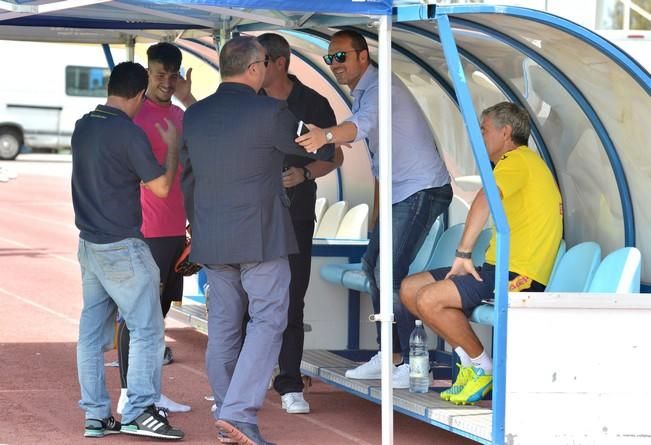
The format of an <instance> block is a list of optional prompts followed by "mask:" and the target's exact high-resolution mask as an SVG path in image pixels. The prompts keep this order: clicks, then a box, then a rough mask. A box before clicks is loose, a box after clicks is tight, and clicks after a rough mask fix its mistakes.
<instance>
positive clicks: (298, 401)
mask: <svg viewBox="0 0 651 445" xmlns="http://www.w3.org/2000/svg"><path fill="white" fill-rule="evenodd" d="M280 399H281V400H282V403H283V409H284V410H285V411H287V413H289V414H307V413H309V412H310V404H309V403H307V402H306V401H305V398H304V397H303V393H302V392H288V393H287V394H285V395H284V396H282V397H281V398H280Z"/></svg>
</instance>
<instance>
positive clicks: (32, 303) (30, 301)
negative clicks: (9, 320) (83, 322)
mask: <svg viewBox="0 0 651 445" xmlns="http://www.w3.org/2000/svg"><path fill="white" fill-rule="evenodd" d="M0 292H1V293H3V294H6V295H9V296H10V297H14V298H15V299H16V300H18V301H21V302H23V303H25V304H29V305H30V306H34V307H35V308H38V309H41V310H42V311H45V312H47V313H48V314H52V315H56V316H57V317H59V318H61V319H63V320H65V321H67V322H68V323H71V324H74V325H77V326H78V325H79V320H75V319H74V318H70V317H68V316H67V315H66V314H62V313H61V312H57V311H55V310H53V309H50V308H49V307H47V306H43V305H42V304H40V303H37V302H35V301H33V300H30V299H29V298H27V297H22V296H20V295H18V294H14V293H13V292H10V291H8V290H7V289H3V288H1V287H0Z"/></svg>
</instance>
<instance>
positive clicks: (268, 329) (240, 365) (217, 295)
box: [204, 257, 291, 424]
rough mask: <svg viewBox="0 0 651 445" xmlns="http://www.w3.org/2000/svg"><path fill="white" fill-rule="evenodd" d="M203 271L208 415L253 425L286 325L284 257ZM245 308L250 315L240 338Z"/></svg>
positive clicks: (215, 266)
mask: <svg viewBox="0 0 651 445" xmlns="http://www.w3.org/2000/svg"><path fill="white" fill-rule="evenodd" d="M204 270H205V271H206V276H207V278H208V283H209V284H210V291H209V295H208V301H207V306H208V347H207V349H206V370H207V372H208V379H209V381H210V386H211V387H212V390H213V394H214V396H215V404H216V406H217V410H216V411H215V413H214V416H215V418H216V419H230V420H235V421H238V422H247V423H254V424H257V423H258V422H257V413H258V410H259V409H260V407H261V406H262V403H263V401H264V397H265V394H266V392H267V388H268V385H269V379H270V378H271V373H272V372H273V368H274V366H275V364H276V363H277V362H278V354H279V352H280V346H281V343H282V335H283V331H284V330H285V327H286V326H287V309H288V305H289V282H290V277H291V275H290V271H289V262H288V260H287V257H282V258H277V259H274V260H271V261H266V262H263V263H246V264H235V265H233V264H230V265H227V264H225V265H210V266H209V267H206V268H205V269H204ZM247 307H248V312H249V317H250V318H251V319H250V320H249V322H248V324H247V326H246V337H245V339H244V343H242V336H243V333H242V319H243V318H244V314H245V312H246V311H247ZM240 349H241V350H240Z"/></svg>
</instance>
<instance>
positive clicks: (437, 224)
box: [409, 218, 443, 275]
mask: <svg viewBox="0 0 651 445" xmlns="http://www.w3.org/2000/svg"><path fill="white" fill-rule="evenodd" d="M441 233H443V223H442V222H441V218H437V219H436V221H434V223H433V224H432V227H431V228H430V229H429V233H428V234H427V237H425V241H423V245H422V246H420V249H419V250H418V253H417V254H416V258H414V261H412V262H411V264H410V265H409V275H411V274H415V273H418V272H423V271H424V270H425V267H427V263H429V260H430V258H431V257H432V253H433V252H434V248H435V247H436V243H437V241H438V240H439V238H440V236H441Z"/></svg>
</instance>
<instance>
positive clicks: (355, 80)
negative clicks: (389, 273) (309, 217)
mask: <svg viewBox="0 0 651 445" xmlns="http://www.w3.org/2000/svg"><path fill="white" fill-rule="evenodd" d="M324 60H325V62H326V63H327V64H328V65H329V66H330V70H331V71H332V73H333V74H334V75H335V78H336V79H337V82H339V83H340V84H342V85H348V86H349V87H350V89H351V94H352V96H353V106H352V113H353V114H352V116H350V117H349V118H348V119H347V120H345V121H344V122H342V123H341V124H339V125H337V126H335V127H330V128H324V129H321V128H317V127H312V128H311V131H310V132H309V133H308V134H306V135H305V136H302V137H299V138H298V139H297V142H299V143H300V144H301V145H302V146H303V147H304V148H305V149H306V150H307V151H310V152H313V151H315V150H318V149H319V148H320V147H321V146H323V145H324V144H326V143H334V144H344V143H348V142H353V141H360V140H364V139H365V140H366V142H367V145H368V150H369V153H370V156H371V164H372V169H373V175H374V176H375V177H376V178H377V176H378V174H379V159H378V158H379V156H378V151H379V131H378V73H377V69H376V68H375V67H374V66H372V65H371V60H370V56H369V51H368V45H367V43H366V40H365V39H364V37H363V36H362V35H360V34H359V33H357V32H355V31H350V30H344V31H339V32H337V33H335V34H334V35H333V36H332V39H331V40H330V46H329V49H328V54H327V55H326V56H324ZM392 107H393V125H392V137H393V141H392V142H393V151H392V157H391V162H392V187H393V189H392V190H393V202H392V205H393V220H392V222H393V295H394V309H393V310H394V313H395V317H396V326H397V329H394V331H393V350H394V351H395V352H396V353H395V354H394V357H393V360H394V364H396V365H397V366H396V368H395V369H394V373H393V386H394V387H395V388H408V387H409V366H408V364H406V363H403V361H404V360H405V359H408V357H409V335H410V333H411V330H412V329H413V326H414V318H413V316H412V315H411V314H409V312H408V311H406V310H405V309H404V307H403V306H402V304H401V303H400V298H399V289H400V283H401V282H402V279H403V278H404V277H405V276H407V272H408V270H409V265H410V263H411V262H412V261H413V259H414V257H415V256H416V254H417V252H418V250H419V249H420V247H421V245H422V244H423V241H424V239H425V237H426V236H427V233H428V232H429V230H430V228H431V226H432V223H433V222H434V221H435V220H436V218H438V216H439V215H440V214H441V213H442V212H444V211H445V209H446V208H447V207H448V206H449V204H450V201H451V200H452V188H451V186H450V177H449V174H448V171H447V169H446V167H445V164H444V163H443V161H442V159H441V157H440V156H439V153H438V151H437V148H436V144H435V142H434V137H433V135H432V132H431V130H430V127H429V124H428V123H427V120H426V118H425V116H424V115H423V112H422V111H421V109H420V108H419V106H418V103H417V102H416V100H415V99H414V97H413V96H412V95H411V94H410V93H409V91H408V90H407V88H406V87H405V86H404V85H403V84H402V82H401V81H400V80H399V79H398V78H397V77H395V76H393V77H392ZM379 240H380V238H379V224H376V225H375V227H374V229H373V231H372V233H371V237H370V241H369V245H368V249H367V251H366V253H365V254H364V257H363V259H362V264H363V268H364V271H365V272H366V274H367V275H368V278H369V281H370V283H371V298H372V300H373V309H374V311H375V313H379V311H380V293H379V289H378V282H379V276H380V275H379V272H380V271H379V266H380V264H379V260H378V255H379V247H380V243H379ZM377 327H378V334H377V335H378V343H379V339H380V332H379V323H378V325H377ZM380 375H381V366H380V356H379V354H376V355H375V356H374V357H373V358H372V359H371V360H370V361H369V362H368V363H364V364H362V365H360V366H359V367H357V368H355V369H352V370H349V371H347V372H346V377H348V378H353V379H379V378H380Z"/></svg>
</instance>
